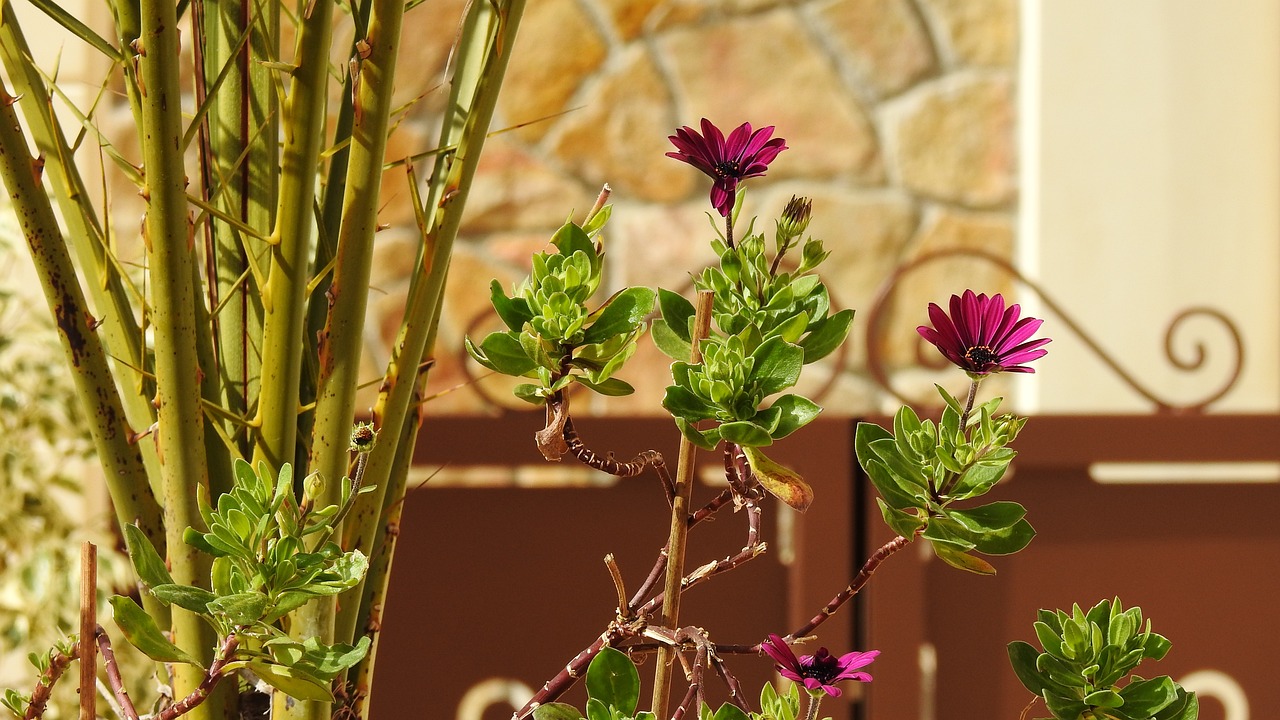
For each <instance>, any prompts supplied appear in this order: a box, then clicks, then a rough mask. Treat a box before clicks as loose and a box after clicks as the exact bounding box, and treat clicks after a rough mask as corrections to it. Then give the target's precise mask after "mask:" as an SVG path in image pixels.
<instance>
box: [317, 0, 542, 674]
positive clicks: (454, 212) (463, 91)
mask: <svg viewBox="0 0 1280 720" xmlns="http://www.w3.org/2000/svg"><path fill="white" fill-rule="evenodd" d="M523 11H524V0H509V1H508V2H504V3H487V2H477V3H473V4H472V5H471V7H470V9H469V10H468V13H467V17H466V18H465V20H464V22H463V28H462V35H461V37H460V39H459V44H458V51H457V53H455V58H456V61H457V65H456V69H455V72H454V77H453V81H452V89H451V92H450V97H449V103H448V105H447V107H448V108H449V109H450V111H449V114H448V115H447V116H446V117H445V119H444V122H443V127H442V130H441V139H440V147H453V148H455V149H454V151H453V152H445V153H441V154H440V155H438V156H437V158H436V163H435V168H434V170H433V172H432V176H431V185H430V189H429V193H428V196H427V201H426V203H425V204H421V205H420V206H419V207H418V211H419V212H420V214H421V215H422V218H421V219H420V225H422V227H420V230H421V231H422V233H423V247H422V250H420V252H419V255H418V260H417V263H416V265H415V269H414V270H415V272H414V275H413V279H412V281H411V284H410V289H409V299H408V302H407V304H406V308H405V318H404V321H403V323H402V325H401V330H400V334H399V336H398V337H397V341H396V345H395V348H394V349H393V352H392V357H391V360H390V362H389V363H388V367H387V371H386V374H385V377H384V380H383V383H382V386H381V387H380V388H379V394H378V400H377V404H376V405H375V407H374V421H375V424H376V425H377V426H378V431H379V434H380V436H381V437H384V438H387V439H388V440H390V439H392V438H397V439H399V440H400V442H399V443H393V442H380V443H378V444H377V446H375V447H374V449H373V453H372V455H371V456H370V458H369V467H368V469H367V471H366V478H365V483H366V485H367V486H372V487H374V488H376V489H375V490H374V491H373V492H370V493H368V494H367V495H363V496H361V498H360V501H358V502H357V504H356V506H355V508H354V509H353V510H352V513H351V515H350V516H349V517H348V524H350V525H352V526H353V532H354V534H352V533H347V541H346V542H344V543H343V547H345V548H347V549H359V550H361V551H362V552H367V553H370V554H372V552H374V551H376V546H375V545H374V540H375V535H376V533H378V532H379V531H380V529H381V523H380V522H379V520H378V518H380V517H381V516H382V515H383V508H386V507H392V506H395V505H396V504H397V503H399V502H400V500H401V499H402V497H403V487H401V488H399V490H398V493H400V496H399V497H397V496H395V495H394V494H392V493H391V492H390V488H388V485H389V480H390V478H391V476H392V474H393V466H394V465H395V464H396V461H397V456H398V455H400V454H405V453H411V452H412V449H413V438H412V437H407V438H406V437H405V436H404V433H403V432H402V431H403V429H404V426H405V424H406V422H407V420H406V418H407V416H408V413H409V412H410V410H411V409H413V410H416V408H413V406H412V400H413V398H414V397H415V395H416V394H417V393H418V388H419V381H420V378H419V370H418V368H419V366H420V364H421V362H422V359H423V358H424V357H426V354H427V353H428V352H430V351H431V341H432V339H433V338H434V336H435V330H436V327H437V325H438V322H439V317H440V315H439V307H440V300H441V297H442V296H443V293H444V281H445V277H446V274H447V272H448V268H449V255H450V253H451V252H452V249H453V241H454V239H455V238H456V237H457V233H458V226H459V224H460V223H461V220H462V208H463V204H464V202H465V200H466V197H467V193H468V191H469V190H470V188H471V180H472V178H473V177H474V175H475V170H476V165H477V163H478V161H479V156H480V151H481V149H482V148H483V146H484V140H485V135H486V133H487V132H488V128H489V123H490V121H491V120H492V118H493V111H494V106H495V105H496V103H497V96H498V90H499V89H500V87H501V85H502V77H503V75H504V74H505V72H506V67H507V61H508V60H509V58H510V53H511V49H512V47H513V46H514V44H515V34H516V29H517V27H518V26H519V23H520V16H521V14H522V13H523ZM411 190H412V191H413V192H415V193H416V188H412V189H411ZM415 202H416V195H415ZM388 567H389V563H388ZM382 572H385V571H381V570H377V569H375V568H372V567H371V568H370V570H369V572H368V573H367V574H366V575H365V578H364V581H363V583H362V584H361V585H357V586H356V587H355V588H353V589H352V590H349V591H347V592H346V593H344V594H343V595H342V596H341V597H339V600H338V603H339V605H340V606H341V608H342V609H341V612H340V614H339V618H338V625H337V630H336V632H335V633H334V639H335V640H336V641H338V642H351V640H352V637H353V636H354V634H355V632H356V629H357V628H359V627H364V626H365V625H367V617H361V613H362V612H363V611H362V610H361V607H360V606H361V603H359V602H357V601H355V598H358V597H361V593H364V587H365V586H372V587H378V586H380V585H382V584H383V583H385V582H386V578H385V577H382V576H381V573H382ZM364 662H368V659H366V660H365V661H364Z"/></svg>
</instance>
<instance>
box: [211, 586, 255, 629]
mask: <svg viewBox="0 0 1280 720" xmlns="http://www.w3.org/2000/svg"><path fill="white" fill-rule="evenodd" d="M268 601H269V599H268V598H267V596H266V595H265V594H263V593H260V592H245V593H235V594H234V595H223V596H221V597H217V598H214V599H213V600H210V601H209V605H208V606H209V612H214V613H221V614H223V615H225V616H226V617H227V619H228V620H230V621H231V622H232V624H234V625H248V624H249V623H253V622H257V621H258V620H260V619H262V615H263V613H264V612H265V610H266V609H267V602H268Z"/></svg>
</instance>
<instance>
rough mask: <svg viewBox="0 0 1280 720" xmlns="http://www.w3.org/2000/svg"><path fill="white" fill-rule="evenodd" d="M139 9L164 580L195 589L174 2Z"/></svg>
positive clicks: (197, 559)
mask: <svg viewBox="0 0 1280 720" xmlns="http://www.w3.org/2000/svg"><path fill="white" fill-rule="evenodd" d="M139 7H140V13H141V19H142V34H141V35H140V36H139V38H138V42H137V46H136V47H135V48H134V49H135V51H136V52H137V53H138V57H137V63H138V73H139V76H140V80H141V87H142V88H144V90H143V92H142V93H141V95H142V98H141V99H142V128H141V129H142V137H141V140H142V155H143V167H144V168H145V172H146V184H147V187H146V191H145V193H146V197H147V217H146V224H145V226H144V228H143V232H144V240H145V245H146V247H147V260H148V263H149V266H150V269H151V272H150V279H151V288H152V304H151V308H152V325H153V326H154V328H155V348H156V351H155V371H156V389H157V401H158V404H159V437H158V439H157V442H158V443H159V448H160V456H161V462H162V464H163V472H162V477H163V482H162V485H163V487H164V497H163V505H164V526H165V535H166V538H167V540H168V553H169V562H170V564H171V566H172V567H171V572H172V574H173V579H174V580H175V581H176V582H178V583H181V584H188V585H202V584H207V583H208V578H209V566H210V563H209V560H208V558H207V557H206V556H204V555H203V554H201V553H199V552H197V551H196V549H195V548H193V547H191V546H189V545H187V544H186V543H185V542H183V540H182V533H183V531H184V530H185V529H186V528H187V527H189V526H194V527H200V526H201V519H200V514H199V512H198V510H197V508H196V491H197V489H198V488H199V487H201V486H203V487H204V488H205V489H207V488H208V482H209V480H208V458H207V457H206V453H205V444H204V411H203V408H202V407H201V403H200V385H199V383H198V382H197V381H196V380H195V378H197V377H199V375H200V373H201V368H200V366H199V363H198V361H197V355H196V332H197V330H196V311H195V305H196V303H197V302H199V299H198V298H197V297H196V296H195V288H194V286H193V283H192V278H193V274H194V272H195V265H194V263H195V258H194V252H193V247H192V241H193V237H192V234H191V233H192V228H191V224H190V223H191V218H190V217H189V215H188V211H187V196H186V181H187V175H186V170H185V167H184V162H183V156H182V96H181V89H180V87H179V77H178V74H179V71H180V68H181V63H180V61H179V51H178V26H177V22H178V19H177V15H176V8H175V6H174V4H173V3H172V2H167V1H166V0H142V2H141V4H140V6H139ZM211 370H212V369H211ZM172 615H173V621H172V625H171V629H172V631H173V642H174V644H176V645H177V646H178V647H179V648H181V649H183V650H185V651H186V652H188V653H190V654H191V655H193V656H194V657H196V658H201V659H202V660H203V661H204V662H206V663H207V662H209V661H210V660H211V659H212V656H213V646H214V634H213V631H212V629H211V628H210V627H209V626H208V625H206V624H205V623H204V622H203V621H202V620H200V618H199V617H197V616H196V615H195V614H194V613H192V612H190V611H187V610H182V609H178V608H174V609H173V610H172ZM202 680H203V673H202V672H201V671H200V670H199V669H198V668H195V667H191V666H189V665H178V666H176V667H175V668H174V692H175V693H176V696H177V697H185V696H186V695H188V694H190V693H191V692H192V691H194V690H195V689H196V688H197V687H198V686H199V685H200V683H201V681H202ZM217 700H218V699H217V698H215V699H214V702H213V703H212V704H206V705H202V706H201V707H200V708H199V709H198V710H196V711H195V713H194V714H193V715H192V716H191V717H192V718H193V720H202V719H203V718H215V717H222V715H223V713H224V710H225V706H224V704H222V703H219V702H217Z"/></svg>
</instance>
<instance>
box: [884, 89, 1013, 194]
mask: <svg viewBox="0 0 1280 720" xmlns="http://www.w3.org/2000/svg"><path fill="white" fill-rule="evenodd" d="M1014 114H1015V109H1014V96H1013V88H1012V86H1011V83H1010V81H1009V80H1008V78H1006V77H1004V76H999V75H997V76H988V75H980V76H952V77H948V78H944V79H942V80H939V81H938V82H934V83H930V84H928V85H926V86H923V87H921V88H920V89H919V90H916V91H913V92H911V93H909V95H908V96H906V97H904V98H903V99H902V100H901V101H898V102H895V103H893V104H892V106H891V107H889V108H887V110H886V118H887V121H888V125H889V126H888V127H887V128H886V133H887V134H888V135H889V136H891V137H892V139H893V143H894V151H895V152H894V155H895V157H894V161H895V164H896V171H897V173H898V175H899V176H900V178H901V181H902V184H903V185H905V186H906V187H907V188H909V189H911V190H914V191H916V192H918V193H920V194H922V195H926V196H929V197H934V198H938V199H941V200H946V201H949V202H954V203H959V204H962V205H966V206H970V207H974V208H995V207H1001V206H1005V205H1008V204H1009V203H1011V202H1013V200H1014V198H1015V196H1016V192H1017V180H1016V173H1017V167H1016V165H1017V159H1016V151H1015V142H1014Z"/></svg>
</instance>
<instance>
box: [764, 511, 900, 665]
mask: <svg viewBox="0 0 1280 720" xmlns="http://www.w3.org/2000/svg"><path fill="white" fill-rule="evenodd" d="M909 542H911V541H910V540H908V539H906V538H905V537H903V536H901V535H899V536H897V537H895V538H894V539H892V540H890V541H889V542H887V543H885V544H884V545H881V546H880V549H879V550H876V551H875V552H874V553H872V554H871V557H869V558H867V561H866V562H864V563H863V564H862V569H861V570H859V571H858V574H857V575H854V576H853V581H852V582H850V583H849V586H848V587H846V588H845V589H844V590H841V591H840V592H839V593H836V596H835V597H834V598H831V602H829V603H827V604H826V606H824V607H823V608H822V610H820V611H819V612H818V614H817V615H814V616H813V619H811V620H810V621H809V622H807V623H805V625H804V627H801V628H800V629H799V630H796V631H795V632H793V633H791V634H789V635H787V636H786V637H785V638H783V640H786V641H787V642H791V641H792V640H795V639H796V638H798V637H803V636H805V635H808V634H809V633H811V632H813V630H814V628H816V627H818V626H819V625H821V624H822V623H824V622H826V620H827V618H829V617H831V616H832V615H834V614H835V612H836V611H837V610H839V609H840V606H841V605H844V604H845V603H846V602H848V600H849V598H851V597H853V596H854V595H857V594H858V591H859V590H861V589H862V587H863V586H864V585H866V584H867V581H868V580H870V579H871V574H872V573H874V572H875V571H876V568H878V567H880V563H882V562H884V561H885V558H888V557H889V556H890V555H892V554H894V553H896V552H898V551H899V550H901V549H902V548H904V547H906V546H907V543H909ZM759 647H760V646H759V645H757V646H756V649H757V650H758V649H759Z"/></svg>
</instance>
